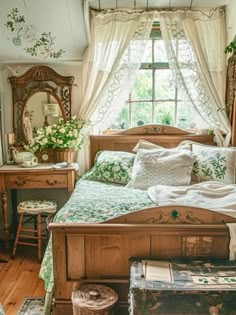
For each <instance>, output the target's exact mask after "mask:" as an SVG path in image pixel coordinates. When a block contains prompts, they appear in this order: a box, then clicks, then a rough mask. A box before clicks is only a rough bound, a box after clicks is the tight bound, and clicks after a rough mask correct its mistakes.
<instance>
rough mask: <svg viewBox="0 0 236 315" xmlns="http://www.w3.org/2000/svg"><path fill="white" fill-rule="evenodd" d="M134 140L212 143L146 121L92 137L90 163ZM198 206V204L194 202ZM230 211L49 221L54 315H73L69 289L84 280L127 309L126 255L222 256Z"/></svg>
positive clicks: (169, 210) (160, 210)
mask: <svg viewBox="0 0 236 315" xmlns="http://www.w3.org/2000/svg"><path fill="white" fill-rule="evenodd" d="M139 139H144V140H148V141H150V142H153V143H156V144H159V145H161V146H163V147H166V148H171V147H175V146H177V145H178V144H179V143H180V142H181V141H182V140H186V139H187V140H193V141H196V142H200V143H204V144H213V137H212V136H210V135H196V134H191V133H188V132H185V131H183V130H180V129H177V128H174V127H168V126H162V125H148V126H141V127H137V128H132V129H129V130H125V131H122V132H119V133H116V134H113V135H103V136H91V137H90V142H91V144H90V145H91V164H92V161H93V159H94V156H95V154H96V152H97V151H99V150H115V151H132V149H133V147H134V146H135V145H136V144H137V142H138V140H139ZM199 206H200V205H199ZM226 222H236V219H233V218H231V217H229V216H226V215H223V214H220V213H216V212H213V211H210V210H206V209H201V208H197V207H187V206H181V205H176V206H175V207H172V206H168V207H167V206H166V207H154V208H149V209H144V210H139V211H136V212H132V213H130V214H128V215H124V216H121V217H118V218H116V219H112V220H110V221H107V222H104V223H102V224H66V223H65V224H61V223H51V224H50V225H49V228H50V230H51V231H52V238H53V239H52V244H53V257H54V259H53V260H54V263H53V270H54V286H55V290H54V314H57V315H58V314H67V315H69V314H72V305H71V293H72V290H73V289H74V288H77V287H78V286H79V285H80V284H81V283H83V282H92V283H105V284H107V285H109V286H110V287H112V288H114V289H115V291H116V292H117V293H118V295H119V301H118V304H117V313H116V314H122V315H125V314H128V281H129V262H128V261H129V258H130V257H132V256H133V257H143V258H151V259H168V258H180V257H185V258H189V259H194V258H204V259H207V258H209V257H210V258H216V259H227V258H228V257H229V241H230V235H229V231H228V227H227V225H226V224H225V223H226Z"/></svg>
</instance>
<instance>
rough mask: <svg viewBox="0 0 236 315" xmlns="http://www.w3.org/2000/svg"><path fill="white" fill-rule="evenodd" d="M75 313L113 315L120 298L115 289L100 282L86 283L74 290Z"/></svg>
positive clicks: (81, 314) (76, 314) (78, 314)
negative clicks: (114, 307) (113, 309)
mask: <svg viewBox="0 0 236 315" xmlns="http://www.w3.org/2000/svg"><path fill="white" fill-rule="evenodd" d="M71 299H72V304H73V315H111V314H113V311H112V308H113V306H114V304H115V303H116V302H117V300H118V296H117V294H116V292H115V291H114V290H112V289H111V288H109V287H107V286H105V285H99V284H84V285H82V286H81V287H80V288H79V289H78V290H74V291H73V292H72V297H71Z"/></svg>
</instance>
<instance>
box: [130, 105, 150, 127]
mask: <svg viewBox="0 0 236 315" xmlns="http://www.w3.org/2000/svg"><path fill="white" fill-rule="evenodd" d="M142 123H144V124H151V123H152V103H151V102H145V103H143V102H139V103H132V104H131V127H135V126H137V125H139V124H140V125H141V124H142Z"/></svg>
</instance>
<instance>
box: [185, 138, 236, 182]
mask: <svg viewBox="0 0 236 315" xmlns="http://www.w3.org/2000/svg"><path fill="white" fill-rule="evenodd" d="M186 144H188V145H190V146H191V148H192V152H193V156H194V158H195V162H194V165H193V173H192V175H193V176H197V177H198V179H199V181H200V182H203V181H208V180H216V181H221V182H223V183H225V184H235V172H236V148H234V147H219V146H211V145H203V144H201V143H198V142H193V141H182V142H181V143H180V145H179V146H180V147H181V146H182V145H186Z"/></svg>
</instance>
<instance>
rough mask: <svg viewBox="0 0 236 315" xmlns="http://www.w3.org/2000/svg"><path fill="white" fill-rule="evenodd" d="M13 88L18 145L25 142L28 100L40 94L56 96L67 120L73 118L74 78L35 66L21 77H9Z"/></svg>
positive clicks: (14, 124) (15, 131)
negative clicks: (24, 128)
mask: <svg viewBox="0 0 236 315" xmlns="http://www.w3.org/2000/svg"><path fill="white" fill-rule="evenodd" d="M9 80H10V83H11V88H12V103H13V132H14V133H15V137H16V143H18V144H22V143H24V142H25V139H24V133H23V128H22V125H23V124H22V120H23V114H24V110H25V106H26V104H27V101H28V99H29V98H30V97H31V96H33V95H34V94H36V93H38V92H47V93H49V94H50V95H52V96H54V97H55V99H56V100H57V101H58V105H59V106H60V109H61V113H62V116H63V118H64V119H65V120H68V119H70V118H71V93H72V86H73V83H74V77H73V76H62V75H60V74H58V73H57V72H56V71H54V70H53V69H51V68H50V67H47V66H41V65H40V66H33V67H31V68H30V69H29V70H27V71H26V72H25V73H24V74H22V75H21V76H18V77H16V76H11V77H9Z"/></svg>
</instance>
